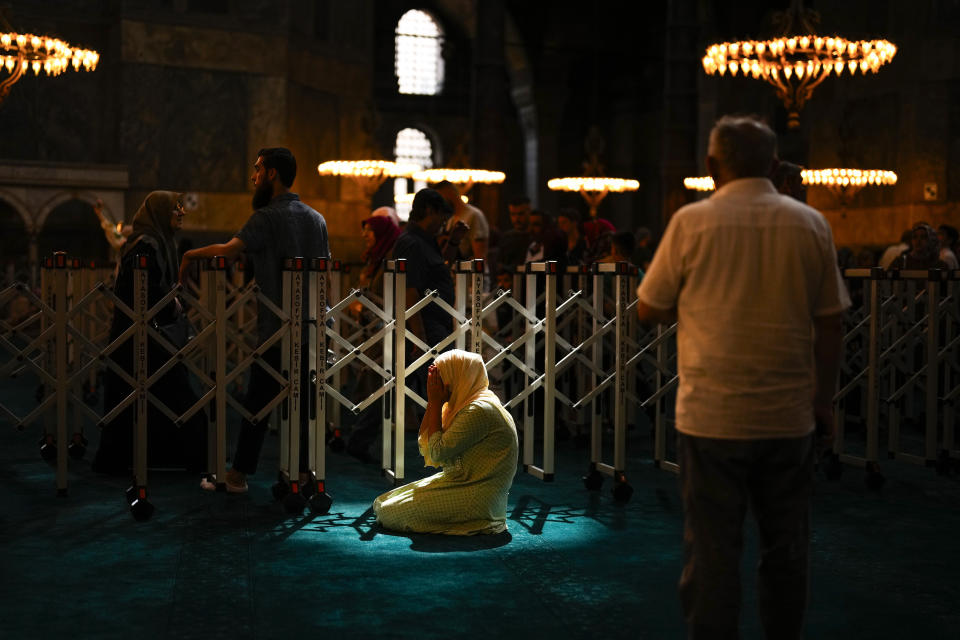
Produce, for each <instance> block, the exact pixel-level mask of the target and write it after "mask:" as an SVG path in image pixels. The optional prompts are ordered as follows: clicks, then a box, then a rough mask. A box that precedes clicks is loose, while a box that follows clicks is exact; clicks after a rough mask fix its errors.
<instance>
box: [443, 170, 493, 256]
mask: <svg viewBox="0 0 960 640" xmlns="http://www.w3.org/2000/svg"><path fill="white" fill-rule="evenodd" d="M434 189H435V190H436V191H437V192H439V193H440V195H442V196H443V199H444V200H446V201H447V203H448V204H449V205H450V206H451V207H453V215H452V216H450V219H449V220H448V221H447V227H446V229H447V232H448V233H449V232H450V231H452V230H453V227H454V226H455V225H456V224H457V223H458V222H463V223H464V224H466V225H467V227H468V228H469V231H467V235H466V236H464V237H463V239H462V240H461V241H460V246H459V256H458V258H459V259H460V260H472V259H474V258H480V259H481V260H486V259H487V249H488V245H489V241H490V225H489V224H487V218H486V216H484V215H483V211H480V209H477V208H476V207H475V206H473V205H472V204H467V203H466V202H464V201H463V200H462V199H461V198H460V190H459V189H457V187H456V185H454V184H453V183H452V182H449V181H447V180H444V181H442V182H438V183H437V184H436V185H435V186H434Z"/></svg>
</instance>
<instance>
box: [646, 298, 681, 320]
mask: <svg viewBox="0 0 960 640" xmlns="http://www.w3.org/2000/svg"><path fill="white" fill-rule="evenodd" d="M637 317H638V318H640V322H642V323H643V324H646V325H650V324H673V323H674V322H676V321H677V309H676V308H673V309H658V308H656V307H651V306H649V305H648V304H646V303H644V302H643V301H642V300H637Z"/></svg>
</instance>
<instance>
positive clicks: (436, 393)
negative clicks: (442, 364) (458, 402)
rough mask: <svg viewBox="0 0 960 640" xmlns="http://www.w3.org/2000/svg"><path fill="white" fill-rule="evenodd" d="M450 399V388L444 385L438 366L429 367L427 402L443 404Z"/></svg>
mask: <svg viewBox="0 0 960 640" xmlns="http://www.w3.org/2000/svg"><path fill="white" fill-rule="evenodd" d="M449 399H450V387H449V386H448V385H445V384H444V383H443V378H441V377H440V370H439V369H437V365H435V364H432V365H430V366H429V367H427V402H436V403H438V404H441V405H442V404H443V403H444V402H446V401H447V400H449Z"/></svg>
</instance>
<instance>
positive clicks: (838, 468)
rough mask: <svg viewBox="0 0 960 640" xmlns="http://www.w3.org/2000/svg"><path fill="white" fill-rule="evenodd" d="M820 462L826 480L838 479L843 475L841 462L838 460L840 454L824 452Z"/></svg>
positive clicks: (835, 480) (834, 480) (833, 480)
mask: <svg viewBox="0 0 960 640" xmlns="http://www.w3.org/2000/svg"><path fill="white" fill-rule="evenodd" d="M820 464H822V465H823V473H824V475H826V476H827V480H830V481H831V482H837V481H838V480H840V476H842V475H843V464H842V463H841V462H840V456H838V455H837V454H835V453H832V452H831V453H825V454H824V455H823V458H821V460H820Z"/></svg>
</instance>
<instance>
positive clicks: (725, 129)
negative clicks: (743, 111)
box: [709, 116, 777, 178]
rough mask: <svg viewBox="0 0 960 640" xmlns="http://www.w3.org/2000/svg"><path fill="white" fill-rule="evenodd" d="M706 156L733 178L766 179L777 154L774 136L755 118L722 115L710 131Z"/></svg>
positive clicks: (769, 129) (766, 126)
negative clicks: (715, 160)
mask: <svg viewBox="0 0 960 640" xmlns="http://www.w3.org/2000/svg"><path fill="white" fill-rule="evenodd" d="M709 153H710V155H711V156H713V157H714V158H716V159H717V161H718V162H719V163H720V164H721V165H722V166H723V167H724V168H725V169H726V170H727V171H729V172H730V174H731V175H732V176H734V177H736V178H756V177H764V178H765V177H767V175H769V173H770V166H771V164H772V163H773V158H774V156H776V154H777V135H776V134H775V133H774V132H773V130H772V129H771V128H770V127H769V126H768V125H767V124H766V123H764V122H761V121H760V120H758V119H757V118H754V117H751V116H723V117H722V118H720V119H719V120H717V123H716V124H715V125H713V130H712V131H711V132H710V149H709Z"/></svg>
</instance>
